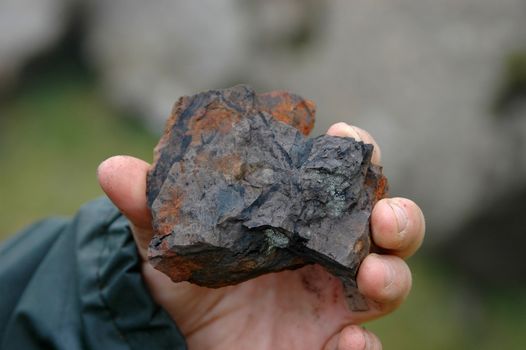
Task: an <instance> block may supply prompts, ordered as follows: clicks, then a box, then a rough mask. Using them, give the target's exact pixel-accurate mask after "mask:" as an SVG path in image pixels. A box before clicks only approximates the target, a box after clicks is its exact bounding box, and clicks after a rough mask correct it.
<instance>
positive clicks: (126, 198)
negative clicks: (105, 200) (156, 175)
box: [97, 156, 153, 258]
mask: <svg viewBox="0 0 526 350" xmlns="http://www.w3.org/2000/svg"><path fill="white" fill-rule="evenodd" d="M149 167H150V165H149V164H148V163H147V162H145V161H143V160H141V159H138V158H134V157H130V156H115V157H111V158H108V159H106V160H105V161H103V162H102V163H101V164H100V165H99V167H98V169H97V177H98V180H99V184H100V187H101V188H102V190H103V191H104V192H105V193H106V195H107V196H108V197H109V199H110V200H111V201H112V202H113V204H115V206H116V207H117V208H119V210H120V211H121V212H122V214H123V215H124V216H126V217H127V218H128V220H130V222H131V223H132V226H133V227H132V230H133V235H134V238H135V242H136V243H137V246H138V248H139V253H140V254H141V256H142V257H143V258H145V257H146V255H147V251H148V243H149V242H150V240H151V238H152V235H153V231H152V217H151V214H150V210H149V209H148V206H147V205H146V175H147V173H148V169H149Z"/></svg>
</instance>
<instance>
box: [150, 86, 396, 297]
mask: <svg viewBox="0 0 526 350" xmlns="http://www.w3.org/2000/svg"><path fill="white" fill-rule="evenodd" d="M313 125H314V104H313V103H312V102H310V101H308V100H304V99H302V98H301V97H299V96H297V95H294V94H289V93H286V92H271V93H267V94H255V93H254V91H253V90H252V89H250V88H249V87H247V86H236V87H233V88H230V89H224V90H212V91H208V92H204V93H200V94H197V95H194V96H191V97H182V98H181V99H180V100H179V101H178V102H177V104H176V106H175V107H174V110H173V112H172V115H171V117H170V119H169V121H168V123H167V126H166V130H165V133H164V135H163V137H162V138H161V140H160V142H159V144H158V145H157V147H156V150H155V159H154V164H153V166H152V168H151V169H150V172H149V175H148V184H147V196H148V204H149V206H150V208H151V211H152V215H153V226H154V231H155V236H154V238H153V239H152V241H151V242H150V250H149V258H150V262H151V263H152V264H153V266H155V268H157V269H158V270H160V271H162V272H164V273H165V274H167V275H168V276H170V278H171V279H172V280H173V281H190V282H192V283H195V284H198V285H202V286H207V287H222V286H226V285H231V284H236V283H239V282H243V281H245V280H248V279H250V278H254V277H256V276H259V275H261V274H264V273H269V272H275V271H280V270H284V269H295V268H299V267H301V266H304V265H306V264H312V263H318V264H320V265H322V266H324V267H325V268H326V269H327V270H328V271H329V272H331V273H332V274H334V275H335V276H337V277H339V278H340V279H341V280H342V281H343V283H344V285H345V286H346V287H347V289H348V293H351V289H352V287H355V286H356V282H355V278H356V272H357V269H358V266H359V264H360V262H361V261H362V259H363V258H364V257H365V256H366V255H367V254H368V253H369V249H370V245H371V243H370V238H369V216H370V213H371V209H372V206H373V205H374V203H375V202H376V201H377V200H378V199H379V198H381V197H382V196H383V195H384V191H385V188H386V180H385V178H384V177H383V176H382V175H381V168H380V167H378V166H375V165H372V164H371V155H372V151H373V146H372V145H368V144H364V143H362V142H357V141H355V140H354V139H352V138H343V137H334V136H326V135H324V136H319V137H316V138H312V139H309V138H307V137H306V136H305V135H307V134H308V133H309V132H310V130H311V129H312V127H313Z"/></svg>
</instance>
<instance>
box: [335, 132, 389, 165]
mask: <svg viewBox="0 0 526 350" xmlns="http://www.w3.org/2000/svg"><path fill="white" fill-rule="evenodd" d="M327 135H330V136H340V137H352V138H353V139H355V140H356V141H362V142H363V143H368V144H371V145H373V156H372V159H371V162H372V163H374V164H376V165H380V162H381V160H382V152H381V151H380V146H378V144H377V143H376V141H375V140H374V138H373V137H372V136H371V134H369V133H368V132H367V131H365V130H363V129H360V128H358V127H356V126H353V125H349V124H347V123H343V122H340V123H336V124H333V125H332V126H331V127H330V128H329V130H327Z"/></svg>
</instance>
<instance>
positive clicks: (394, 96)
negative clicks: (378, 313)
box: [90, 0, 526, 241]
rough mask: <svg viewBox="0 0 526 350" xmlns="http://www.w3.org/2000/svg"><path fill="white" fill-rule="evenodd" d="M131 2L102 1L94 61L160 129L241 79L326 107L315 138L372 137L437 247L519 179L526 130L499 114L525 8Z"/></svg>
mask: <svg viewBox="0 0 526 350" xmlns="http://www.w3.org/2000/svg"><path fill="white" fill-rule="evenodd" d="M129 3H130V2H129V1H126V2H125V1H117V2H111V4H109V3H107V2H102V1H99V2H98V6H96V7H97V8H98V11H96V12H95V13H94V16H93V22H92V26H91V27H90V28H91V29H90V33H91V34H90V38H91V39H90V43H91V45H90V52H91V53H92V55H93V57H95V58H96V60H95V62H96V63H97V65H98V66H99V67H100V69H101V71H102V74H103V77H104V79H105V81H106V82H107V85H110V86H111V88H110V90H111V91H113V93H114V94H117V95H119V96H118V100H119V101H121V102H122V103H124V104H125V103H128V104H132V105H133V104H139V106H135V107H139V108H142V109H143V110H144V111H145V112H147V114H148V115H150V116H151V117H152V118H158V119H160V120H164V118H165V115H166V114H167V112H168V110H169V107H168V106H169V104H170V103H171V102H170V101H172V100H173V97H174V95H175V96H176V95H178V94H180V93H187V94H188V93H191V92H194V91H196V90H201V89H207V88H211V87H217V86H225V85H228V84H229V83H232V82H236V81H232V80H233V79H237V80H238V81H239V82H248V83H251V84H253V85H256V86H259V87H261V88H262V89H274V88H283V89H290V90H293V91H298V92H299V93H300V94H302V95H304V96H306V97H308V98H311V99H313V100H314V101H316V103H317V104H318V106H319V123H318V126H317V129H316V131H317V132H318V133H321V132H324V130H326V128H327V127H328V126H329V125H330V124H331V123H333V122H335V121H339V120H345V121H349V122H351V123H353V124H357V125H360V126H362V127H364V128H365V129H368V130H369V131H371V132H372V133H373V135H375V137H376V138H377V140H378V141H379V143H380V145H381V146H382V150H383V154H384V162H385V166H386V168H385V169H386V172H387V174H388V175H389V177H390V178H391V179H392V188H393V191H395V192H396V193H399V194H402V195H405V196H409V197H413V198H415V199H416V200H417V201H419V202H420V203H422V205H423V207H424V209H425V211H426V214H427V218H428V222H429V224H430V227H431V228H432V229H433V231H434V232H440V233H441V236H445V235H446V234H447V233H448V232H453V229H454V228H455V227H457V226H458V225H459V224H460V223H462V222H463V220H464V219H465V217H466V216H469V215H471V214H473V213H474V212H476V211H477V210H478V204H479V203H480V202H481V201H488V200H492V198H494V196H495V195H497V194H498V193H501V192H502V191H506V190H508V189H509V188H511V187H513V186H516V185H517V184H518V183H521V182H523V181H524V178H525V176H526V158H524V157H522V159H519V163H518V164H517V163H516V162H517V159H514V160H513V161H512V158H511V157H508V155H510V154H512V153H514V152H519V153H518V154H521V151H520V150H517V149H516V147H517V145H516V144H515V143H514V142H513V137H510V133H511V134H520V135H523V136H526V130H524V129H519V128H518V126H517V125H515V123H512V124H513V125H509V124H510V123H507V124H503V123H500V122H497V121H495V119H494V118H493V117H492V114H491V113H492V110H491V99H492V98H493V95H494V94H495V93H496V86H497V85H498V83H499V77H500V73H501V70H502V68H503V67H502V66H503V62H504V61H505V58H506V55H507V53H508V52H510V51H512V50H515V49H517V48H520V47H521V45H524V44H525V43H524V40H523V39H524V37H526V36H525V34H526V21H525V18H526V3H525V2H524V1H522V0H503V1H499V2H495V1H490V0H483V1H480V0H461V1H458V0H443V1H418V2H415V1H409V0H403V1H397V2H392V1H387V0H384V1H374V2H371V1H366V0H356V1H325V2H314V1H309V2H302V1H293V0H288V1H266V2H263V1H252V2H248V3H246V4H244V5H243V6H240V5H239V4H238V2H236V1H234V0H222V1H219V2H213V1H209V3H210V4H209V5H210V6H209V8H208V9H207V10H203V9H204V7H203V6H202V5H190V4H189V3H188V2H185V3H184V5H183V3H182V2H181V3H176V2H168V1H165V2H160V3H158V4H162V5H158V6H152V5H151V4H150V3H148V4H146V3H142V2H138V1H135V2H134V6H130V5H129ZM288 18H290V19H291V20H290V22H287V19H288ZM152 23H155V25H152ZM280 38H288V39H289V41H288V42H289V45H283V42H284V41H283V40H282V41H280V40H279V39H280ZM294 39H296V41H294ZM285 42H286V40H285ZM296 44H297V45H296ZM520 113H525V112H524V111H521V112H520ZM520 119H524V118H518V119H517V121H519V120H520ZM522 147H524V145H522ZM524 151H526V149H524ZM488 188H491V190H488ZM430 238H431V241H433V240H435V239H437V237H430Z"/></svg>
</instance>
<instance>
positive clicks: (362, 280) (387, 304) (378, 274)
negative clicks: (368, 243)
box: [356, 253, 412, 322]
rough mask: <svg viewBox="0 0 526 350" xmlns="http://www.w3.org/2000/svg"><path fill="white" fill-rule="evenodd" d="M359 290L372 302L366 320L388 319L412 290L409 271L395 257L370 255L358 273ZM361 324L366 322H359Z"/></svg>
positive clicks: (402, 262) (399, 259) (404, 264)
mask: <svg viewBox="0 0 526 350" xmlns="http://www.w3.org/2000/svg"><path fill="white" fill-rule="evenodd" d="M356 282H357V283H358V290H359V291H360V293H362V294H363V295H364V296H365V297H366V298H367V299H369V300H371V301H372V303H371V304H372V305H371V308H372V310H370V312H369V314H368V315H364V316H365V317H366V318H367V319H372V318H376V317H378V316H382V315H385V314H387V313H389V312H391V311H393V310H394V309H396V308H397V307H398V306H399V305H400V304H402V302H403V301H404V300H405V298H406V297H407V295H408V294H409V291H410V290H411V285H412V278H411V271H410V270H409V267H408V266H407V264H406V263H405V261H404V260H402V259H401V258H399V257H397V256H394V255H378V254H374V253H373V254H369V255H368V256H367V257H366V258H365V259H364V261H363V262H362V264H361V265H360V269H359V270H358V276H357V278H356ZM360 321H361V322H363V321H365V319H363V320H360Z"/></svg>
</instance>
